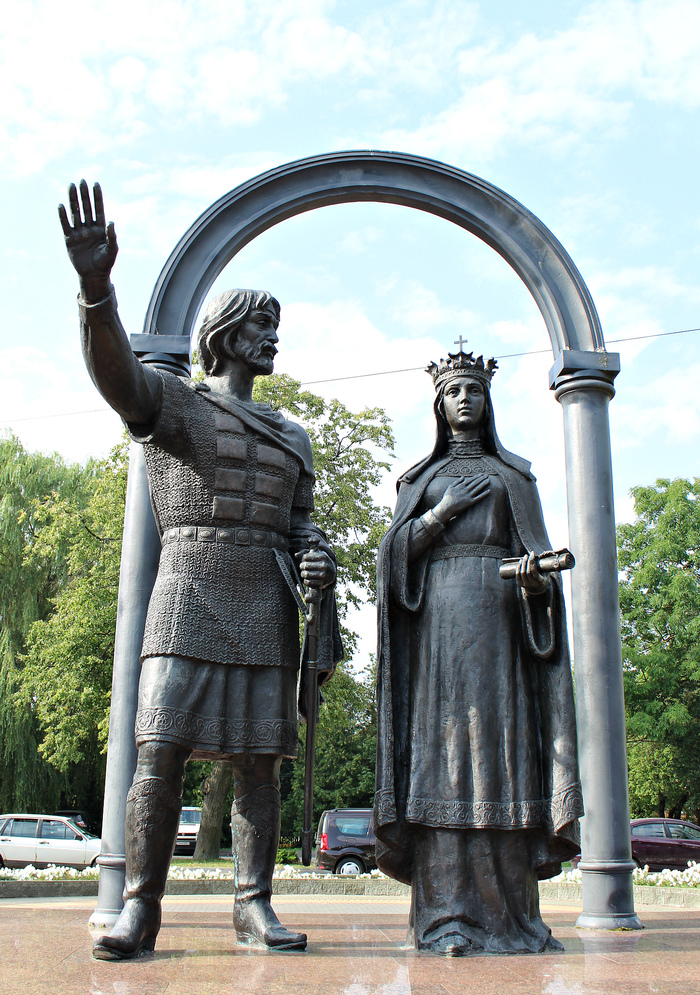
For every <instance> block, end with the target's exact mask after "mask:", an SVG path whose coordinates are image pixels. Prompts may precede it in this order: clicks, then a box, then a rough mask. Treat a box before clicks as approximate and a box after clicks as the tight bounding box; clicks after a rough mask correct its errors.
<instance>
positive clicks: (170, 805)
mask: <svg viewBox="0 0 700 995" xmlns="http://www.w3.org/2000/svg"><path fill="white" fill-rule="evenodd" d="M181 809H182V798H181V797H180V796H178V795H177V794H176V793H175V792H174V791H173V790H172V789H171V788H170V787H169V785H168V783H167V781H164V780H163V779H162V778H160V777H146V778H143V779H142V780H139V781H136V782H135V783H134V784H132V786H131V789H130V790H129V794H128V795H127V796H126V825H125V829H126V885H125V888H124V908H123V909H122V912H121V915H120V916H119V918H118V919H117V921H116V923H115V924H114V927H113V929H112V931H111V932H110V933H108V934H107V935H106V936H101V937H100V938H99V939H98V940H96V942H95V945H94V947H93V950H92V953H93V957H95V958H96V959H97V960H127V959H129V958H131V957H137V956H138V955H139V954H140V953H141V952H142V951H145V950H153V949H154V947H155V944H156V936H157V935H158V930H159V929H160V916H161V913H160V903H161V899H162V898H163V895H164V894H165V883H166V881H167V877H168V868H169V867H170V860H171V858H172V855H173V850H174V848H175V841H176V839H177V830H178V825H179V823H180V811H181Z"/></svg>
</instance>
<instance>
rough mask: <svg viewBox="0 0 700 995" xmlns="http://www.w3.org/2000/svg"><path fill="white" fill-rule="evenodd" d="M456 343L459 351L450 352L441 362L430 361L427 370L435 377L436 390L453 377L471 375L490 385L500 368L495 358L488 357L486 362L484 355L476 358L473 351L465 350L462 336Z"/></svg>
mask: <svg viewBox="0 0 700 995" xmlns="http://www.w3.org/2000/svg"><path fill="white" fill-rule="evenodd" d="M455 345H458V346H459V352H454V353H453V352H448V354H447V359H440V362H439V363H432V362H431V363H429V364H428V366H426V368H425V372H426V373H429V374H430V375H431V377H432V378H433V383H434V384H435V390H438V388H439V387H441V386H442V385H443V383H445V381H447V380H451V379H452V378H453V377H459V376H470V377H476V378H477V379H478V380H481V381H483V383H485V384H486V386H487V387H488V386H490V384H491V380H492V379H493V375H494V373H495V372H496V370H497V369H498V363H497V362H496V360H495V359H488V360H487V361H486V362H484V357H483V356H477V357H476V359H474V353H473V352H465V351H464V345H465V340H464V339H463V338H462V336H461V335H460V337H459V338H458V339H456V340H455Z"/></svg>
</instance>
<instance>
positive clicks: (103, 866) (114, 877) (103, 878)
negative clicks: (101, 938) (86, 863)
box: [88, 853, 126, 930]
mask: <svg viewBox="0 0 700 995" xmlns="http://www.w3.org/2000/svg"><path fill="white" fill-rule="evenodd" d="M97 864H98V866H99V868H100V883H99V887H98V889H97V908H96V909H95V911H94V912H93V913H92V915H91V916H90V918H89V919H88V929H90V930H92V929H111V928H112V926H113V925H114V924H115V922H116V921H117V919H118V918H119V916H120V915H121V911H122V909H123V908H124V898H123V892H124V878H125V874H126V857H125V856H124V854H123V853H101V854H100V856H99V857H98V858H97Z"/></svg>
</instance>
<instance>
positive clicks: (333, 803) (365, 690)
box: [282, 664, 377, 837]
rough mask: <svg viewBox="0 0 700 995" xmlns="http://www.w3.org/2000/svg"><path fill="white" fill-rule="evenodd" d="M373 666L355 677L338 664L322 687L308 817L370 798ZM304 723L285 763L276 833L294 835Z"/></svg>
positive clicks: (362, 804)
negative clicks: (311, 808)
mask: <svg viewBox="0 0 700 995" xmlns="http://www.w3.org/2000/svg"><path fill="white" fill-rule="evenodd" d="M375 680H376V668H375V666H374V665H372V666H370V667H368V668H367V669H366V670H365V671H363V672H362V673H361V674H359V675H357V676H355V675H354V674H352V673H350V672H349V671H348V669H347V668H346V666H344V665H342V664H341V666H340V667H339V668H338V670H337V672H336V674H335V676H334V678H333V680H332V681H330V682H329V684H327V685H326V687H325V688H324V689H323V695H324V698H325V699H326V702H325V705H324V706H323V707H322V708H321V712H320V715H319V722H318V728H317V731H316V762H315V770H314V822H313V825H314V826H315V825H316V824H317V822H318V820H319V817H320V815H321V812H322V811H323V810H324V809H328V808H356V807H357V808H369V807H371V805H372V802H373V799H374V772H375V762H376V751H377V709H376V693H375ZM304 737H305V727H304V728H303V729H302V730H301V735H300V737H299V756H298V757H297V759H296V760H295V761H293V762H292V761H289V762H285V763H287V764H288V766H287V771H286V774H287V777H286V780H287V782H288V786H287V791H286V793H285V794H286V797H285V799H284V802H283V804H282V836H283V837H285V836H286V837H297V836H298V835H299V832H300V830H301V825H302V813H303V804H304V757H305V739H304Z"/></svg>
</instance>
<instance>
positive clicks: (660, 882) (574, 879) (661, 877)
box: [551, 860, 700, 888]
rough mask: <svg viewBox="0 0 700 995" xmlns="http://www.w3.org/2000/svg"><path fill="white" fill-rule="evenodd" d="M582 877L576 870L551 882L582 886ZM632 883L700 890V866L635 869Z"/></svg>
mask: <svg viewBox="0 0 700 995" xmlns="http://www.w3.org/2000/svg"><path fill="white" fill-rule="evenodd" d="M582 877H583V872H582V871H579V870H578V869H576V870H575V871H562V873H561V874H558V875H557V876H556V877H555V878H551V881H552V882H553V883H559V882H564V883H565V884H581V880H582ZM632 883H633V884H638V885H652V886H653V887H655V888H700V864H697V863H695V861H692V860H691V861H689V862H688V866H687V867H686V869H685V870H684V871H671V870H665V871H650V870H649V868H648V867H635V869H634V870H633V871H632Z"/></svg>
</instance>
